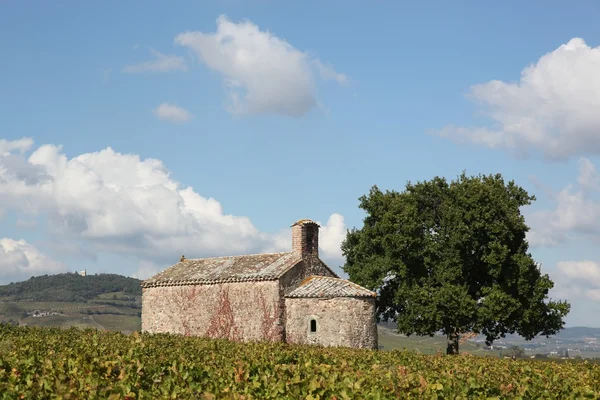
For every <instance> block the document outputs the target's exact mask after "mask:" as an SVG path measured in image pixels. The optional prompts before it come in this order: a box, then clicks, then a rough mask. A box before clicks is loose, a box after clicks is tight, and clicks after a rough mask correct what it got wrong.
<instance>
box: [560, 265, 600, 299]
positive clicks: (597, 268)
mask: <svg viewBox="0 0 600 400" xmlns="http://www.w3.org/2000/svg"><path fill="white" fill-rule="evenodd" d="M556 266H557V270H558V272H557V274H556V278H558V279H556V282H557V291H558V292H560V294H563V295H565V297H568V298H569V299H573V300H575V299H586V300H592V301H600V264H599V263H597V262H595V261H590V260H582V261H560V262H558V263H557V265H556Z"/></svg>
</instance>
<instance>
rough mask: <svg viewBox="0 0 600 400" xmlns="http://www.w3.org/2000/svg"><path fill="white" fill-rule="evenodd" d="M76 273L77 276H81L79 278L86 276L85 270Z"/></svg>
mask: <svg viewBox="0 0 600 400" xmlns="http://www.w3.org/2000/svg"><path fill="white" fill-rule="evenodd" d="M77 273H78V274H79V275H81V276H86V275H87V272H86V270H85V269H84V270H83V271H77Z"/></svg>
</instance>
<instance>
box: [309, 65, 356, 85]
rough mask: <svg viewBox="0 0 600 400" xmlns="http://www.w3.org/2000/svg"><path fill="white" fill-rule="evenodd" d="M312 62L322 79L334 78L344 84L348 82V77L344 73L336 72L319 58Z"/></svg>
mask: <svg viewBox="0 0 600 400" xmlns="http://www.w3.org/2000/svg"><path fill="white" fill-rule="evenodd" d="M314 64H315V66H316V67H317V70H318V71H319V74H320V75H321V78H322V79H325V80H334V81H336V82H337V83H339V84H340V85H345V84H347V83H348V77H347V76H346V75H345V74H341V73H339V72H337V71H336V70H335V69H333V67H332V66H331V65H325V64H323V63H322V62H321V61H319V60H314Z"/></svg>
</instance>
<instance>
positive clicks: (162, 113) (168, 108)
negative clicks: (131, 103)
mask: <svg viewBox="0 0 600 400" xmlns="http://www.w3.org/2000/svg"><path fill="white" fill-rule="evenodd" d="M153 113H154V115H155V116H156V118H159V119H164V120H166V121H171V122H186V121H189V120H190V119H191V118H192V114H190V112H189V111H188V110H186V109H185V108H183V107H179V106H177V105H175V104H169V103H162V104H160V105H159V106H158V107H156V108H155V109H154V110H153Z"/></svg>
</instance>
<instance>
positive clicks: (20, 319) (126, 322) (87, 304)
mask: <svg viewBox="0 0 600 400" xmlns="http://www.w3.org/2000/svg"><path fill="white" fill-rule="evenodd" d="M140 284H141V281H140V280H139V279H135V278H129V277H125V276H122V275H117V274H97V275H87V276H80V275H79V274H76V273H66V274H58V275H43V276H37V277H33V278H30V279H28V280H26V281H23V282H17V283H11V284H9V285H3V286H0V321H3V322H9V323H13V324H19V325H42V326H63V327H69V326H79V327H92V328H98V329H106V330H119V331H134V330H139V329H140V327H141V322H140V316H141V311H142V299H141V297H142V289H141V286H140Z"/></svg>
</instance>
